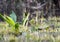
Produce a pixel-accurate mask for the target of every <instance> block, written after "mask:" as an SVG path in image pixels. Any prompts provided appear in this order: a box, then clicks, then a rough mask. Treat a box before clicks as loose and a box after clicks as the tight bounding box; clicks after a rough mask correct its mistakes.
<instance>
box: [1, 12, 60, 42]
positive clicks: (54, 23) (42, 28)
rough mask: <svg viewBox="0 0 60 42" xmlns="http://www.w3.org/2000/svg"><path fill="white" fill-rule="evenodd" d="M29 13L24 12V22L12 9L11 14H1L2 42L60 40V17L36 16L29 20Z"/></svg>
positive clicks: (52, 41)
mask: <svg viewBox="0 0 60 42" xmlns="http://www.w3.org/2000/svg"><path fill="white" fill-rule="evenodd" d="M29 16H30V14H29V13H27V14H26V13H25V14H23V19H22V22H17V16H16V14H15V13H14V12H13V11H12V13H11V14H10V16H7V15H5V14H4V15H2V14H0V18H2V19H3V20H4V22H0V42H60V34H59V32H60V22H59V21H60V17H48V19H46V18H44V17H43V16H42V17H41V18H38V15H36V17H34V18H32V19H31V20H29Z"/></svg>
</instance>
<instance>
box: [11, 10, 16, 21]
mask: <svg viewBox="0 0 60 42" xmlns="http://www.w3.org/2000/svg"><path fill="white" fill-rule="evenodd" d="M10 17H11V18H12V19H13V20H14V22H16V21H17V16H16V14H15V13H14V11H12V13H11V14H10Z"/></svg>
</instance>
